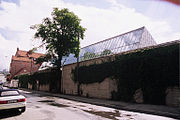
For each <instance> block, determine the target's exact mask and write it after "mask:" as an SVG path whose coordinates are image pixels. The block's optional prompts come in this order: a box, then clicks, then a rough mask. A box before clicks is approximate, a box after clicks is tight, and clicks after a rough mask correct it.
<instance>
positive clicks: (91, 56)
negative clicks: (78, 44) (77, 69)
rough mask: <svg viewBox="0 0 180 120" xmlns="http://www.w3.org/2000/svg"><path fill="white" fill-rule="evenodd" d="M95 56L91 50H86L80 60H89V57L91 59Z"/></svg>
mask: <svg viewBox="0 0 180 120" xmlns="http://www.w3.org/2000/svg"><path fill="white" fill-rule="evenodd" d="M95 57H96V54H95V53H93V52H86V53H84V56H83V57H82V59H81V60H89V59H93V58H95Z"/></svg>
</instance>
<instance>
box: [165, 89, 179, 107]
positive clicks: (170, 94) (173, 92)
mask: <svg viewBox="0 0 180 120" xmlns="http://www.w3.org/2000/svg"><path fill="white" fill-rule="evenodd" d="M166 93H167V96H166V105H168V106H172V107H179V108H180V88H178V87H171V88H168V89H167V90H166Z"/></svg>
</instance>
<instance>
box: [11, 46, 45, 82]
mask: <svg viewBox="0 0 180 120" xmlns="http://www.w3.org/2000/svg"><path fill="white" fill-rule="evenodd" d="M40 56H44V54H41V53H31V52H29V51H23V50H19V48H17V51H16V54H15V56H12V59H11V63H10V80H11V79H12V78H13V77H14V76H16V75H20V74H25V73H33V72H36V71H38V69H39V67H40V64H35V61H34V60H35V59H37V58H38V57H40Z"/></svg>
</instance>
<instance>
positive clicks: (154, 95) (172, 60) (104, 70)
mask: <svg viewBox="0 0 180 120" xmlns="http://www.w3.org/2000/svg"><path fill="white" fill-rule="evenodd" d="M78 72H79V75H78V79H77V68H75V69H74V70H72V74H73V80H74V81H75V82H77V80H78V81H79V83H81V84H90V83H95V82H99V83H100V82H102V81H103V80H104V79H105V78H108V77H113V78H114V79H115V80H116V82H117V86H118V91H117V92H112V94H113V95H112V96H113V99H117V100H123V101H128V102H133V94H134V92H135V91H136V90H137V89H139V88H141V89H142V91H143V98H144V102H145V103H149V104H164V103H165V96H166V93H165V90H166V89H167V87H170V86H178V84H179V43H175V44H172V45H168V46H161V47H158V48H151V49H144V50H141V51H136V52H131V53H127V54H122V55H116V57H115V60H113V61H108V62H103V63H101V64H93V65H89V66H80V67H79V69H78Z"/></svg>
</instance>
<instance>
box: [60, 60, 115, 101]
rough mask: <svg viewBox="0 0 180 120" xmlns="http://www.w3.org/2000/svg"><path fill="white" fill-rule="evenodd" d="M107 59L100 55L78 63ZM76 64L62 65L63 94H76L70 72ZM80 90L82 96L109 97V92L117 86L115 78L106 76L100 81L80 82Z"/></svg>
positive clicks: (85, 64)
mask: <svg viewBox="0 0 180 120" xmlns="http://www.w3.org/2000/svg"><path fill="white" fill-rule="evenodd" d="M108 59H109V57H102V58H97V59H93V60H88V61H84V62H81V63H79V66H88V65H91V64H95V63H96V64H100V63H101V62H102V61H106V60H108ZM76 66H77V64H70V65H66V66H64V67H63V70H62V81H61V82H62V83H61V85H62V86H61V92H62V93H64V94H72V95H77V94H78V92H77V91H78V87H77V83H75V82H74V81H73V80H72V74H71V71H72V70H73V69H75V67H76ZM80 91H81V95H82V96H86V97H94V98H103V99H110V98H111V92H112V91H117V86H116V82H115V80H111V79H110V78H106V79H105V80H104V81H103V82H101V83H92V84H81V85H80Z"/></svg>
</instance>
